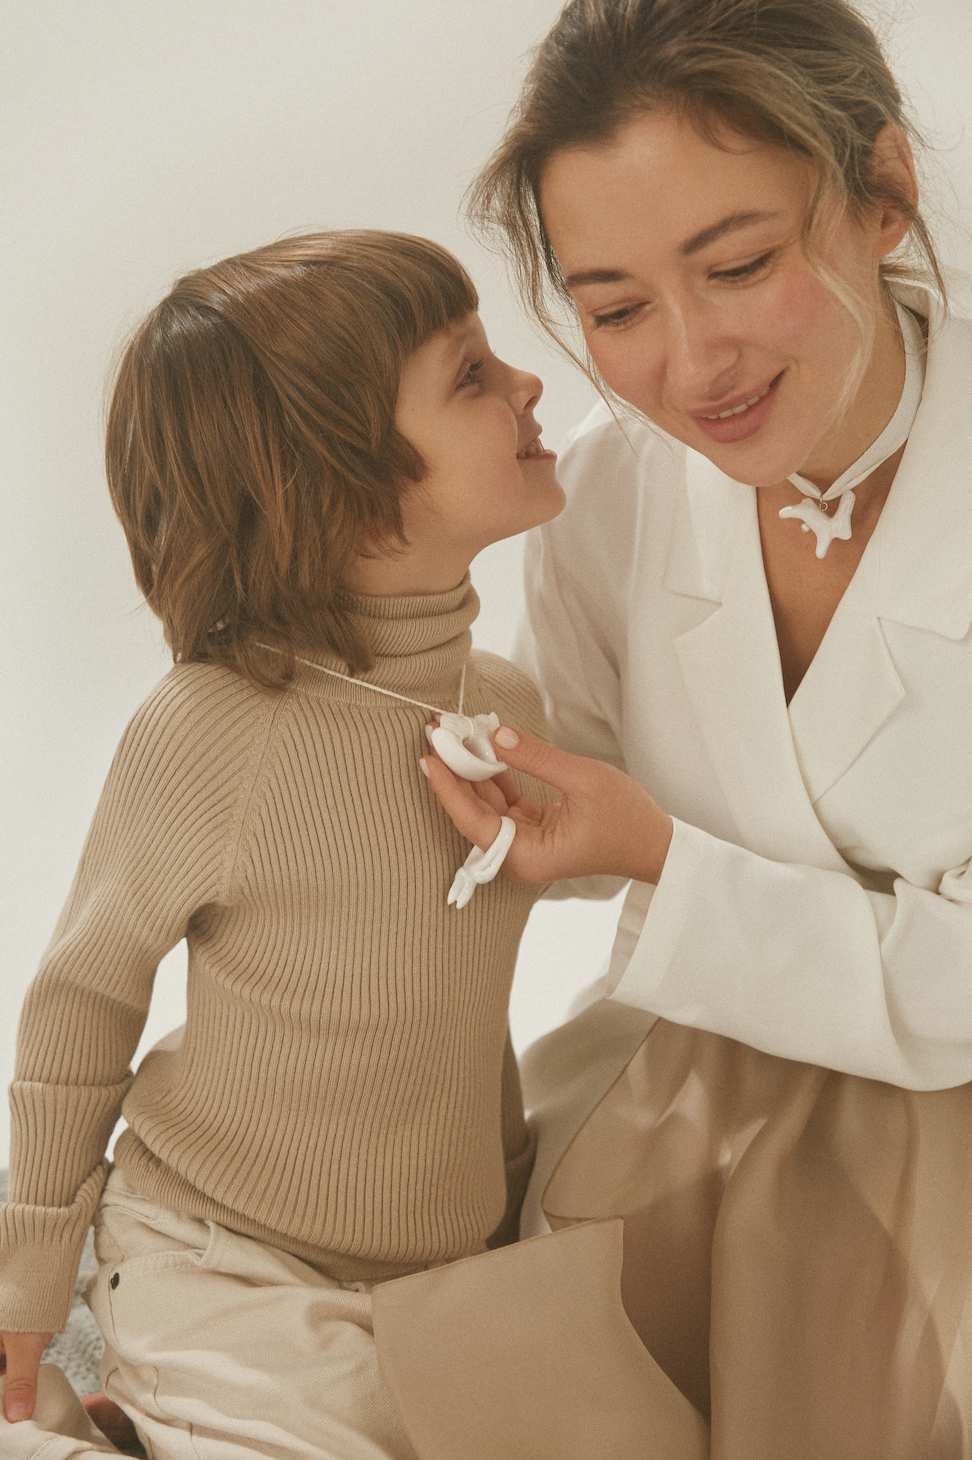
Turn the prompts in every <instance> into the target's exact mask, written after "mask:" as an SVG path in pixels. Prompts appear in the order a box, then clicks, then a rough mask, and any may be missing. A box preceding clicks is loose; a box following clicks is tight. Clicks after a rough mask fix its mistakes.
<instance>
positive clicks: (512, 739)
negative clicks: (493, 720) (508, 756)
mask: <svg viewBox="0 0 972 1460" xmlns="http://www.w3.org/2000/svg"><path fill="white" fill-rule="evenodd" d="M519 743H520V737H519V735H517V733H516V731H515V730H511V729H510V728H509V726H508V725H502V726H500V728H499V730H497V732H496V734H495V735H494V736H493V744H494V745H499V746H501V747H502V748H503V750H515V749H516V747H517V746H518V745H519Z"/></svg>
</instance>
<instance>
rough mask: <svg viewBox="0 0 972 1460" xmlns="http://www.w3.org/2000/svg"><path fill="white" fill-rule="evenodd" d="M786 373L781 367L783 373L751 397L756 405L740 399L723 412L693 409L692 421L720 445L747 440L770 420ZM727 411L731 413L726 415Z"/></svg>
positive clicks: (724, 408)
mask: <svg viewBox="0 0 972 1460" xmlns="http://www.w3.org/2000/svg"><path fill="white" fill-rule="evenodd" d="M784 373H785V372H784V371H782V370H781V371H780V373H779V375H777V376H776V378H775V379H774V380H771V381H770V383H769V385H768V386H764V388H763V390H762V391H757V392H754V396H755V399H754V397H753V396H751V397H750V400H752V401H753V404H752V405H750V404H748V403H746V402H745V401H739V402H738V404H737V405H735V406H725V407H723V413H722V414H716V415H714V416H709V415H703V414H702V413H701V412H698V411H693V412H692V413H691V415H692V420H693V421H694V422H695V424H696V426H698V428H699V430H700V431H701V432H702V434H703V435H704V436H708V438H709V440H710V441H717V442H719V443H720V445H726V444H729V443H731V442H734V441H745V440H746V439H747V438H748V437H749V436H752V435H754V434H755V432H757V431H758V430H759V428H760V426H763V425H765V423H766V421H767V420H768V418H769V416H770V413H771V412H772V410H773V407H774V405H775V404H776V395H777V391H778V389H779V384H780V381H781V380H782V379H783V375H784ZM726 411H728V412H730V414H728V415H727V414H724V412H726Z"/></svg>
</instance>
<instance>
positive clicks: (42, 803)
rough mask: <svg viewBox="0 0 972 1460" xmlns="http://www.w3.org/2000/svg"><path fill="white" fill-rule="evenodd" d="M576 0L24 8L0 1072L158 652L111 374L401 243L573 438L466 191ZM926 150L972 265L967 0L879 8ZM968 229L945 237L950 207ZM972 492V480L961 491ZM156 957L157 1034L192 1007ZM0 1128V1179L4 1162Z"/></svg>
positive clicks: (501, 621) (7, 520) (12, 228)
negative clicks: (207, 268)
mask: <svg viewBox="0 0 972 1460" xmlns="http://www.w3.org/2000/svg"><path fill="white" fill-rule="evenodd" d="M558 10H559V0H488V3H487V4H483V3H482V0H371V3H370V4H368V5H362V4H361V3H360V0H166V3H165V4H162V3H160V0H86V3H84V4H83V5H79V4H76V3H72V0H7V4H6V6H5V8H4V44H3V59H2V61H0V116H2V135H3V139H4V145H3V149H2V152H3V162H2V165H0V177H2V188H3V197H4V207H3V221H2V258H3V290H2V296H0V311H2V321H3V323H2V340H3V351H2V356H0V372H2V373H0V401H2V438H0V453H2V455H0V461H2V474H3V475H2V507H3V535H2V539H0V541H2V552H3V558H2V586H0V592H2V632H0V653H2V685H3V701H2V706H3V708H2V742H0V767H2V826H3V858H2V868H0V879H2V891H0V909H2V913H0V915H2V934H0V959H2V964H0V1084H2V1085H4V1086H5V1085H6V1084H7V1082H8V1081H9V1079H10V1078H11V1076H12V1071H13V1049H14V1031H15V1024H16V1014H17V1010H18V1008H19V1005H20V1001H21V999H22V997H23V992H24V990H25V988H26V985H27V983H28V981H29V979H30V977H31V975H32V973H33V970H34V968H35V966H36V963H37V961H38V958H39V957H40V954H41V952H42V951H43V948H44V945H45V944H46V942H47V940H48V938H49V936H50V932H51V929H52V927H53V924H54V921H55V919H56V917H57V913H58V910H59V908H60V905H61V903H62V901H63V899H64V896H65V894H66V891H67V888H68V885H69V882H70V879H71V876H72V873H73V869H74V865H75V863H76V861H77V857H78V854H79V852H80V849H81V844H82V841H83V838H84V834H85V830H86V828H87V824H88V821H89V819H90V816H91V813H92V810H93V808H94V803H95V800H96V798H97V795H98V791H99V789H100V786H101V782H102V780H103V778H104V775H105V772H106V770H107V768H108V764H109V762H110V759H111V756H112V753H113V750H114V747H115V744H116V742H117V740H118V738H119V736H120V734H121V732H122V729H123V728H124V725H125V723H126V721H127V719H128V717H129V716H130V714H131V713H132V711H133V710H134V708H135V706H136V705H137V704H138V703H139V701H140V700H141V699H142V697H143V696H144V695H145V694H146V693H147V691H148V690H149V689H150V688H151V686H152V685H153V684H154V683H155V681H156V680H157V679H158V678H159V677H160V676H161V674H162V673H164V672H165V669H166V666H167V662H168V661H167V659H166V655H165V653H164V646H163V645H162V641H161V635H160V634H159V632H158V630H157V628H156V626H155V623H154V621H153V620H152V618H151V616H150V615H149V614H148V613H147V611H146V610H144V609H140V607H139V598H138V595H137V592H136V590H135V587H134V584H133V581H132V578H131V571H130V567H129V563H128V557H127V551H126V548H125V544H124V540H123V538H122V534H121V531H120V529H119V528H118V526H117V524H116V522H115V520H114V518H113V516H112V513H111V509H110V505H109V502H108V497H107V493H106V490H105V487H104V481H103V475H102V468H101V410H102V403H103V393H104V380H105V377H106V374H107V372H108V370H109V369H110V366H111V362H112V360H113V358H114V357H115V355H116V353H117V350H118V347H119V345H120V343H121V342H122V341H123V340H124V338H125V335H126V331H127V330H128V329H129V328H130V327H131V326H132V325H133V324H134V323H135V322H136V321H137V319H138V318H139V317H140V315H141V313H142V312H143V311H144V310H145V309H146V308H147V307H149V306H150V305H151V304H152V303H154V302H155V300H156V298H157V297H158V296H159V295H160V294H161V293H162V292H163V291H164V290H165V289H166V288H167V287H168V285H169V283H170V282H171V281H172V279H173V278H174V277H175V276H176V275H177V274H178V273H179V272H181V271H183V270H184V269H186V268H190V267H195V266H198V265H200V264H204V263H207V262H210V261H212V260H213V259H216V258H218V257H220V256H222V255H224V254H227V253H232V252H237V251H239V250H241V249H246V248H251V247H254V246H256V245H258V244H261V243H264V242H267V241H269V240H270V239H273V238H276V237H279V236H280V235H281V234H284V233H290V232H293V231H296V230H301V229H305V228H315V227H347V226H350V227H378V228H397V229H404V230H406V231H410V232H414V233H422V234H426V235H428V236H430V237H432V238H435V239H437V240H439V241H440V242H442V243H444V244H445V245H446V246H447V247H449V248H451V249H452V250H453V251H454V252H456V253H457V254H458V255H459V256H460V258H461V259H462V260H463V262H464V263H465V264H466V265H467V267H468V268H469V269H470V271H471V273H472V274H473V277H474V278H475V280H476V282H477V284H478V285H479V287H480V291H481V294H482V301H483V303H482V313H483V318H484V320H485V322H486V326H487V329H488V331H489V333H490V336H491V341H492V343H493V346H494V348H495V349H496V350H497V352H498V353H499V354H500V355H502V356H504V357H505V358H506V359H509V360H512V361H514V362H515V363H517V364H520V365H525V366H529V367H530V368H532V369H534V370H536V371H537V372H538V373H539V374H540V375H541V376H542V377H543V378H544V380H545V381H546V383H547V391H546V394H545V397H544V400H543V401H542V402H541V405H540V407H539V409H538V412H537V414H538V417H539V419H540V420H541V421H542V423H543V425H544V428H545V431H544V436H545V440H546V441H547V442H548V444H550V445H553V446H555V447H558V446H560V445H561V444H562V441H563V438H564V435H565V433H566V431H567V429H568V428H569V426H570V425H571V424H573V423H574V422H575V421H576V420H578V419H579V418H580V417H581V416H582V415H583V414H584V413H585V411H586V410H587V408H588V405H589V403H590V400H591V399H592V393H591V388H590V386H589V385H588V384H587V383H586V382H585V381H584V380H583V379H582V378H581V377H580V376H579V375H578V374H577V373H576V371H574V369H573V368H572V367H571V366H569V365H568V364H567V363H566V362H565V361H563V360H562V359H560V358H558V357H557V356H556V354H555V353H554V351H553V350H552V349H551V348H550V347H549V346H548V345H547V344H546V343H545V342H544V341H543V340H541V339H540V338H538V336H537V335H536V334H535V333H534V332H533V331H532V330H531V329H530V327H529V326H528V325H527V324H526V323H525V322H524V321H523V319H522V316H521V314H520V312H519V310H518V308H517V306H516V304H515V301H514V300H513V298H512V296H511V293H510V290H509V288H508V285H507V283H506V281H505V278H504V274H503V271H502V268H501V266H500V264H499V263H498V261H497V260H496V259H495V258H494V257H492V256H491V255H490V254H489V253H487V252H486V251H485V250H484V249H483V248H482V247H481V246H480V245H479V244H478V243H477V242H476V241H475V240H474V239H473V238H472V237H471V236H470V235H469V234H468V233H467V232H466V231H465V230H464V228H463V225H462V222H461V219H460V217H459V208H460V203H461V199H462V195H463V193H464V191H465V189H466V187H467V186H468V184H469V182H470V181H471V179H472V177H473V175H474V173H475V171H476V169H477V167H478V166H479V165H480V163H481V162H482V161H483V160H484V159H485V157H486V156H487V154H488V153H489V152H490V150H491V148H492V146H493V145H494V143H495V142H496V140H497V138H498V136H499V134H500V132H501V130H502V127H503V124H504V122H505V119H506V116H507V113H508V111H509V108H510V106H511V104H512V102H513V100H514V97H515V95H516V91H517V87H518V84H519V81H520V79H521V78H522V76H523V73H524V71H525V68H526V64H527V60H528V52H529V50H530V48H531V46H533V45H534V44H535V43H536V42H537V41H538V40H539V39H540V38H541V37H542V35H543V34H544V32H545V31H546V29H547V28H548V27H549V25H550V24H551V23H552V21H553V20H554V18H555V16H556V14H557V12H558ZM870 13H871V14H872V15H874V14H876V15H877V16H878V17H879V18H880V20H881V24H882V29H883V30H884V32H885V34H886V36H887V45H888V51H889V54H890V56H891V59H892V62H893V64H894V66H895V68H896V70H897V72H898V74H899V76H900V77H901V79H902V80H903V82H904V84H905V87H906V90H907V92H908V94H909V96H910V98H911V101H912V105H913V110H914V112H915V114H916V115H917V117H918V120H919V123H920V124H921V125H922V126H923V127H924V129H925V130H926V132H927V134H928V135H929V137H930V140H931V141H932V143H933V145H934V149H935V150H934V152H933V154H932V156H931V157H930V159H929V163H928V183H929V196H930V201H931V205H932V208H931V211H932V216H933V220H934V221H938V223H939V228H938V236H939V238H940V241H941V243H942V247H943V252H944V254H945V256H946V258H947V259H948V260H949V261H950V262H951V263H952V264H953V265H956V266H958V267H960V268H963V269H968V268H969V267H970V246H969V239H970V232H969V230H970V228H972V143H970V141H969V140H968V139H967V137H966V134H965V119H966V118H967V117H968V116H969V115H970V112H972V108H970V106H969V101H968V97H969V89H968V77H969V72H970V67H972V0H911V3H908V4H905V3H903V0H902V3H892V0H888V4H886V5H882V6H880V7H876V6H872V8H871V10H870ZM949 220H950V221H949ZM970 485H972V477H970ZM520 557H521V549H520V545H519V544H518V543H508V544H500V545H498V546H496V547H494V548H492V549H490V550H489V551H488V552H486V553H484V554H483V555H482V557H481V558H480V559H479V560H477V563H476V564H475V565H474V570H473V577H474V582H475V583H476V585H477V587H478V589H479V591H480V594H481V596H482V598H483V604H484V608H483V613H482V616H481V618H480V620H479V622H478V623H477V625H476V626H475V630H474V634H475V639H476V642H477V643H478V644H480V645H481V646H483V647H487V648H491V649H494V650H497V651H498V652H501V653H502V652H504V651H506V650H508V648H509V645H510V641H511V639H512V635H513V631H514V629H515V625H516V621H517V618H518V615H519V611H520V604H521V602H522V591H521V586H520ZM616 913H617V909H616V908H615V907H614V906H613V905H611V904H607V905H604V904H585V903H576V902H574V903H567V904H565V903H558V904H547V905H542V906H541V907H540V908H539V909H537V911H536V912H535V914H534V916H533V918H532V919H531V923H530V926H529V927H528V930H527V935H526V937H525V940H524V945H523V950H522V952H521V957H520V964H519V966H518V971H517V981H516V986H515V989H514V1003H513V1023H514V1035H515V1038H516V1042H517V1044H518V1046H519V1047H520V1048H522V1047H523V1046H524V1045H525V1044H526V1043H527V1042H529V1040H530V1039H532V1038H533V1037H535V1036H536V1035H537V1034H538V1033H540V1032H542V1031H543V1030H544V1029H546V1028H549V1027H550V1026H552V1025H553V1024H555V1023H557V1022H558V1021H559V1020H560V1019H561V1018H562V1017H563V1014H564V1012H565V1010H566V1008H567V1005H568V1003H569V1002H570V999H571V997H572V996H573V994H574V992H576V990H577V989H579V988H580V987H582V986H583V985H584V984H585V983H587V982H588V981H589V980H590V979H591V978H593V977H594V976H595V975H596V974H597V972H598V970H599V966H600V964H601V963H602V961H603V958H604V956H605V954H606V951H607V949H608V947H609V945H610V939H611V935H612V932H613V923H614V920H615V918H616ZM183 967H184V964H183V961H182V960H181V958H180V956H179V954H178V952H177V953H176V954H175V955H172V956H170V958H169V959H167V960H166V962H165V964H164V965H163V968H162V970H161V971H160V975H159V981H158V985H157V992H156V1000H155V1004H154V1006H153V1011H152V1014H151V1016H150V1021H149V1025H148V1026H147V1029H146V1035H145V1040H143V1046H144V1044H145V1042H146V1041H147V1042H152V1041H154V1040H155V1039H157V1038H159V1037H160V1035H161V1034H163V1033H164V1032H165V1031H166V1030H168V1029H169V1028H171V1027H173V1026H174V1025H175V1024H177V1023H179V1022H180V1021H181V1009H182V977H183ZM5 1127H6V1122H5V1118H0V1129H2V1135H0V1165H4V1164H6V1151H7V1146H6V1128H5Z"/></svg>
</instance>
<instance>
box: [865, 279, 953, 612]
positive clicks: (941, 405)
mask: <svg viewBox="0 0 972 1460" xmlns="http://www.w3.org/2000/svg"><path fill="white" fill-rule="evenodd" d="M895 293H896V295H897V297H898V298H899V299H900V300H901V302H902V303H903V304H906V305H908V306H910V307H912V308H914V309H915V310H917V311H918V312H919V313H923V314H925V315H927V316H928V319H929V349H928V363H927V367H926V373H925V388H924V391H923V393H922V400H921V405H920V406H919V408H918V415H917V418H916V420H915V424H914V426H913V427H912V430H911V435H910V436H909V438H908V445H907V446H906V447H905V452H904V456H903V458H902V461H901V465H900V466H899V467H898V472H897V475H896V477H895V480H894V486H893V487H892V488H891V492H890V494H889V496H888V500H887V502H886V504H885V507H884V511H883V512H882V513H881V519H880V521H879V523H878V525H877V528H876V529H875V533H874V537H875V539H876V547H877V554H878V557H879V560H880V565H879V578H878V583H877V600H876V608H877V614H878V617H879V618H882V619H890V620H893V621H894V622H895V623H900V624H907V625H908V626H909V627H910V628H916V629H928V630H930V631H931V632H933V633H936V634H942V635H944V637H946V638H948V639H964V638H965V635H966V634H967V633H968V632H969V626H970V625H972V401H970V393H972V322H970V321H969V320H967V319H962V318H948V319H946V318H945V317H944V311H943V309H942V306H941V303H940V301H939V300H938V299H937V298H936V297H935V296H934V295H933V294H931V293H930V292H929V291H928V290H924V289H906V288H896V289H895ZM869 546H870V544H869Z"/></svg>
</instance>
